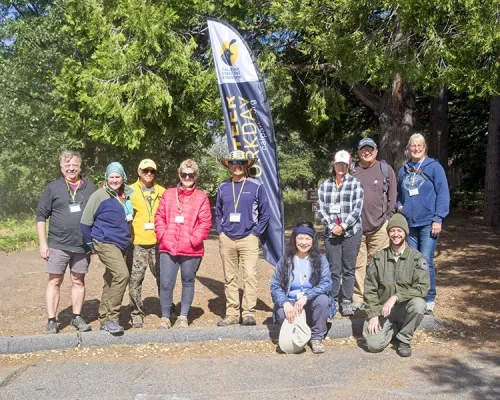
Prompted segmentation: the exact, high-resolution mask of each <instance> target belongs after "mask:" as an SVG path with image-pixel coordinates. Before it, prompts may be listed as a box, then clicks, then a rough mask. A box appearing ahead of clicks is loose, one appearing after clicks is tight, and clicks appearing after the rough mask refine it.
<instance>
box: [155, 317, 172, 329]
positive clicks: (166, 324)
mask: <svg viewBox="0 0 500 400" xmlns="http://www.w3.org/2000/svg"><path fill="white" fill-rule="evenodd" d="M170 328H172V323H171V322H170V318H167V317H161V320H160V325H158V329H170Z"/></svg>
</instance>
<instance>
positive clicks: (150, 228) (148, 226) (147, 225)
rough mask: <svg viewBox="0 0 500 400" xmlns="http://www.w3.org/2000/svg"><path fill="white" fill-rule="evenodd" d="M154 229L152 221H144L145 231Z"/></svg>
mask: <svg viewBox="0 0 500 400" xmlns="http://www.w3.org/2000/svg"><path fill="white" fill-rule="evenodd" d="M154 229H155V224H154V223H153V222H145V223H144V230H145V231H153V230H154Z"/></svg>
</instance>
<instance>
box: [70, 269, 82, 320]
mask: <svg viewBox="0 0 500 400" xmlns="http://www.w3.org/2000/svg"><path fill="white" fill-rule="evenodd" d="M84 300H85V274H79V273H76V272H71V304H72V305H73V314H80V312H81V311H82V306H83V301H84Z"/></svg>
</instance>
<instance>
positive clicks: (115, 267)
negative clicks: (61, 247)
mask: <svg viewBox="0 0 500 400" xmlns="http://www.w3.org/2000/svg"><path fill="white" fill-rule="evenodd" d="M93 242H94V249H95V251H96V252H97V255H98V256H99V260H101V262H102V263H103V264H104V267H105V270H104V274H103V276H102V277H103V279H104V285H103V287H102V296H101V304H100V305H99V322H100V323H101V325H104V324H105V323H106V321H114V322H118V317H119V315H120V307H121V306H122V301H123V295H124V294H125V290H126V289H127V284H128V279H129V272H128V268H127V264H126V263H125V255H124V254H123V252H122V251H121V250H120V249H119V248H118V247H116V246H115V245H112V244H107V243H101V242H98V241H97V240H95V239H94V240H93Z"/></svg>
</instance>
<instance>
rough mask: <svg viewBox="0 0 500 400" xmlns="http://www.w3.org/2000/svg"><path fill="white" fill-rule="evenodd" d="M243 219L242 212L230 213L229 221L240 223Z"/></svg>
mask: <svg viewBox="0 0 500 400" xmlns="http://www.w3.org/2000/svg"><path fill="white" fill-rule="evenodd" d="M240 221H241V214H240V213H231V214H229V222H235V223H239V222H240Z"/></svg>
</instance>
